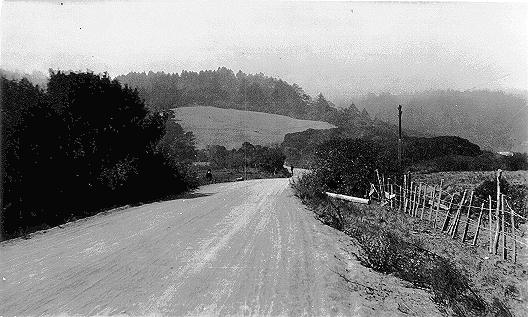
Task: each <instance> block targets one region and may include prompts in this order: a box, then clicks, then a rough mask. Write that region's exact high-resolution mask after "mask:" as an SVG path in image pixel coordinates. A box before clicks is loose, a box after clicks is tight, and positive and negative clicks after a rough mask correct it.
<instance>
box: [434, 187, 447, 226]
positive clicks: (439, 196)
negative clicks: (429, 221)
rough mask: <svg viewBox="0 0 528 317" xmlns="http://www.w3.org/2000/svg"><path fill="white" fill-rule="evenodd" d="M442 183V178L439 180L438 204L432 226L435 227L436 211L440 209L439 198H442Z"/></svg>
mask: <svg viewBox="0 0 528 317" xmlns="http://www.w3.org/2000/svg"><path fill="white" fill-rule="evenodd" d="M443 185H444V179H441V180H440V189H439V190H438V201H437V202H438V206H436V213H435V218H434V221H433V228H435V229H436V222H437V221H438V212H439V211H440V199H442V186H443Z"/></svg>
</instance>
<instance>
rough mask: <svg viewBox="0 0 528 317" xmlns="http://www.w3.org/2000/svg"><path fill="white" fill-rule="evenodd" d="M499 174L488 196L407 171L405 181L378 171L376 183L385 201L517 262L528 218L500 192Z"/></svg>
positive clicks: (391, 205)
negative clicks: (418, 178)
mask: <svg viewBox="0 0 528 317" xmlns="http://www.w3.org/2000/svg"><path fill="white" fill-rule="evenodd" d="M500 177H501V171H500V170H499V171H498V172H497V184H498V185H497V195H496V197H491V196H488V197H487V199H485V200H483V199H482V198H481V197H476V196H475V195H474V192H473V191H471V192H468V191H467V190H466V191H464V192H455V193H450V192H448V191H447V190H446V189H444V187H443V185H444V184H443V180H442V181H441V182H440V184H437V185H431V184H425V183H416V182H413V181H412V180H410V175H404V178H403V184H397V183H395V182H392V181H391V179H385V178H384V177H383V176H381V177H380V176H379V175H378V185H377V186H376V185H373V187H375V192H376V193H377V195H376V196H377V198H378V200H379V201H380V202H381V204H382V205H385V206H389V207H390V208H392V209H393V210H397V211H400V212H403V213H405V214H408V215H409V216H411V217H415V218H419V219H420V220H423V221H426V222H429V223H430V225H431V227H432V228H433V229H435V230H438V231H440V232H443V233H445V234H446V235H449V236H450V237H451V238H453V239H460V240H461V242H463V243H468V244H471V245H473V246H480V247H486V248H487V250H488V251H489V253H491V254H497V255H499V256H501V257H502V259H504V260H509V261H512V262H516V261H517V256H518V254H519V251H520V248H526V247H528V245H527V244H526V242H525V241H524V240H523V238H522V232H521V230H520V229H519V227H520V225H521V224H522V223H525V222H526V220H527V219H526V218H525V217H523V216H522V215H520V214H518V213H517V212H515V211H514V210H513V209H512V208H511V205H510V203H509V202H508V199H507V198H506V197H505V196H504V195H503V194H502V193H501V190H500V182H499V179H500ZM371 193H372V191H371ZM327 195H328V196H330V197H334V198H339V199H345V200H348V201H353V202H359V203H369V201H368V200H364V199H363V200H361V199H360V198H356V197H350V196H344V197H340V196H343V195H336V194H332V193H327Z"/></svg>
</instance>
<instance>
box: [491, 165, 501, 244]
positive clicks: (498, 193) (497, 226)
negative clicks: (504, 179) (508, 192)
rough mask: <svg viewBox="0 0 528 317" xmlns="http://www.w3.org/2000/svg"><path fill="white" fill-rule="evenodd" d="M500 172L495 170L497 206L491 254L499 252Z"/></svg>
mask: <svg viewBox="0 0 528 317" xmlns="http://www.w3.org/2000/svg"><path fill="white" fill-rule="evenodd" d="M501 173H502V171H501V170H500V169H499V170H497V178H496V180H497V206H496V211H495V219H496V222H497V225H496V226H495V239H494V241H493V253H494V254H497V252H498V251H499V232H500V195H501V193H500V178H501Z"/></svg>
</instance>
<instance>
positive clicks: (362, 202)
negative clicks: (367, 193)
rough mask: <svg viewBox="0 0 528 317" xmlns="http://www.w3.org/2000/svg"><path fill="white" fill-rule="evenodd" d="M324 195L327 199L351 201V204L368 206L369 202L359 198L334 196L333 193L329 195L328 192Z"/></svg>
mask: <svg viewBox="0 0 528 317" xmlns="http://www.w3.org/2000/svg"><path fill="white" fill-rule="evenodd" d="M326 195H328V196H329V197H332V198H337V199H342V200H346V201H351V202H355V203H360V204H370V200H369V199H365V198H359V197H353V196H347V195H341V194H334V193H329V192H326Z"/></svg>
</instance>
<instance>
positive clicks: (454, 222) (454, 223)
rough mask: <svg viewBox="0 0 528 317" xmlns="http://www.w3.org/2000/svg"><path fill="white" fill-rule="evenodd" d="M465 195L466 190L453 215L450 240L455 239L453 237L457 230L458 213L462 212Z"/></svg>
mask: <svg viewBox="0 0 528 317" xmlns="http://www.w3.org/2000/svg"><path fill="white" fill-rule="evenodd" d="M466 193H467V190H464V194H463V195H462V200H461V201H460V203H459V205H458V209H457V212H456V214H455V219H454V220H453V223H452V226H451V238H455V235H456V232H457V229H458V219H459V218H460V212H461V211H462V206H464V200H465V199H466Z"/></svg>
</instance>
